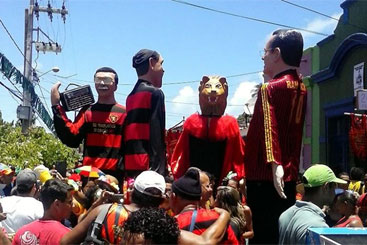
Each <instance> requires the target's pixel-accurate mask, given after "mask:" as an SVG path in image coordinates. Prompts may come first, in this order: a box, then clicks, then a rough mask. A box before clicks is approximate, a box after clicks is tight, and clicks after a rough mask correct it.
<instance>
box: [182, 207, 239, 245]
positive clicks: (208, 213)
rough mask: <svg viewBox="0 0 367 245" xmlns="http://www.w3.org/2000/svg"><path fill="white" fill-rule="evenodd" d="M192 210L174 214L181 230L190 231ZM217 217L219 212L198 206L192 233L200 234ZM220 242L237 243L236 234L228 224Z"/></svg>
mask: <svg viewBox="0 0 367 245" xmlns="http://www.w3.org/2000/svg"><path fill="white" fill-rule="evenodd" d="M192 215H193V211H192V210H191V211H190V210H189V211H186V212H183V213H180V214H179V215H177V216H176V218H177V223H178V226H179V227H180V229H181V230H186V231H190V225H191V221H192ZM218 217H219V214H218V213H217V212H215V211H214V210H206V209H203V208H200V209H198V210H197V215H196V219H195V225H194V229H193V231H192V233H195V234H197V235H200V234H202V233H203V232H205V230H206V229H207V228H208V227H209V226H211V225H212V224H213V223H214V222H215V221H216V220H217V219H218ZM221 244H239V242H238V240H237V237H236V234H235V233H234V231H233V229H232V227H231V226H230V225H228V227H227V230H226V233H225V235H224V237H223V241H222V242H221Z"/></svg>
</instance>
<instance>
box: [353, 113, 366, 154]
mask: <svg viewBox="0 0 367 245" xmlns="http://www.w3.org/2000/svg"><path fill="white" fill-rule="evenodd" d="M349 143H350V145H351V148H352V152H353V155H354V156H355V157H357V158H359V159H361V160H366V159H367V119H366V115H362V117H358V116H355V115H354V114H353V113H351V114H350V129H349Z"/></svg>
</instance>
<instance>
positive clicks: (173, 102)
mask: <svg viewBox="0 0 367 245" xmlns="http://www.w3.org/2000/svg"><path fill="white" fill-rule="evenodd" d="M165 102H167V103H172V104H183V105H199V104H197V103H190V102H176V101H171V100H166V101H165ZM227 106H245V105H244V104H243V105H227Z"/></svg>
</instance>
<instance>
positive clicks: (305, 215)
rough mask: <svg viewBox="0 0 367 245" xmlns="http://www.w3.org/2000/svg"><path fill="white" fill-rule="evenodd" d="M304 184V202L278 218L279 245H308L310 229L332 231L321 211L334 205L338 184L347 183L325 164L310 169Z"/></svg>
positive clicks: (300, 202)
mask: <svg viewBox="0 0 367 245" xmlns="http://www.w3.org/2000/svg"><path fill="white" fill-rule="evenodd" d="M302 182H303V185H304V187H305V194H304V197H303V200H302V201H300V200H297V201H296V203H295V204H294V205H293V206H292V207H290V208H288V209H287V210H286V211H284V212H283V213H282V214H281V215H280V217H279V244H305V243H306V236H307V230H308V228H310V227H320V228H322V227H329V226H328V225H327V224H326V221H325V213H324V212H323V210H322V208H323V206H324V205H330V204H331V203H332V202H333V200H334V197H335V188H336V187H337V184H345V183H346V181H344V180H342V179H339V178H337V177H336V176H335V174H334V172H333V171H332V170H331V169H330V168H329V167H328V166H326V165H323V164H315V165H313V166H311V167H310V168H308V169H307V170H306V171H305V173H304V174H303V177H302Z"/></svg>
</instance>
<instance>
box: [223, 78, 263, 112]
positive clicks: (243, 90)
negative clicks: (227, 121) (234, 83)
mask: <svg viewBox="0 0 367 245" xmlns="http://www.w3.org/2000/svg"><path fill="white" fill-rule="evenodd" d="M256 84H258V82H255V81H244V82H241V83H240V84H239V85H238V87H237V88H236V91H235V92H234V94H233V96H232V97H231V98H228V102H227V109H226V113H228V114H229V115H232V116H234V117H237V116H238V115H239V114H241V113H243V112H244V110H245V104H246V103H248V102H249V100H250V99H251V94H252V92H251V91H252V90H253V89H254V87H255V85H256ZM231 105H243V106H231ZM246 110H247V109H246Z"/></svg>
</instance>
